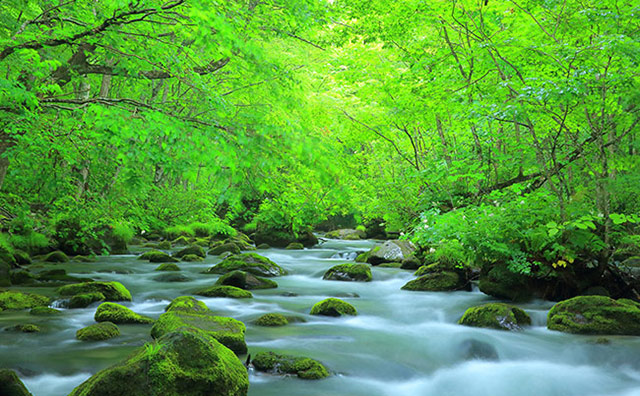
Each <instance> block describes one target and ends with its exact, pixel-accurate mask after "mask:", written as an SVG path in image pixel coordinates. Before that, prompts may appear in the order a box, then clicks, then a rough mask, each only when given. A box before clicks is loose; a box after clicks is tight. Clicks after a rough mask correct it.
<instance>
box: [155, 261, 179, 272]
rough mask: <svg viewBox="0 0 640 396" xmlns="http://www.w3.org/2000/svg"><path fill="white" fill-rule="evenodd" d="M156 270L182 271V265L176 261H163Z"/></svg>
mask: <svg viewBox="0 0 640 396" xmlns="http://www.w3.org/2000/svg"><path fill="white" fill-rule="evenodd" d="M154 271H180V267H178V266H177V265H176V264H175V263H162V264H160V265H159V266H157V267H156V269H155V270H154Z"/></svg>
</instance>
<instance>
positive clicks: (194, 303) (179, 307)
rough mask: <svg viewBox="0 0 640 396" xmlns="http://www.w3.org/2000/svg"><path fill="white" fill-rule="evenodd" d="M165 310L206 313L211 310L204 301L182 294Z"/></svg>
mask: <svg viewBox="0 0 640 396" xmlns="http://www.w3.org/2000/svg"><path fill="white" fill-rule="evenodd" d="M164 310H165V312H171V311H176V312H192V313H205V312H209V311H210V310H209V308H208V307H207V306H206V304H205V303H203V302H202V301H198V300H196V299H195V298H193V297H191V296H181V297H177V298H174V299H173V301H171V303H170V304H169V305H167V306H166V307H165V309H164Z"/></svg>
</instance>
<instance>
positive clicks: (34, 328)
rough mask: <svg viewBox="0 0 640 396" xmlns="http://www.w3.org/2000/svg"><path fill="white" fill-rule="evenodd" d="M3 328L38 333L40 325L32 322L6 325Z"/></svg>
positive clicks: (18, 331) (17, 331)
mask: <svg viewBox="0 0 640 396" xmlns="http://www.w3.org/2000/svg"><path fill="white" fill-rule="evenodd" d="M4 330H5V331H13V332H16V333H39V332H40V331H41V329H40V327H39V326H37V325H34V324H33V323H24V324H17V325H15V326H10V327H7V328H5V329H4Z"/></svg>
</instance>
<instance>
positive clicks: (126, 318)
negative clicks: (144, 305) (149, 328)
mask: <svg viewBox="0 0 640 396" xmlns="http://www.w3.org/2000/svg"><path fill="white" fill-rule="evenodd" d="M93 318H94V319H95V321H96V322H112V323H115V324H127V323H129V324H149V323H153V319H151V318H149V317H146V316H142V315H140V314H137V313H135V312H133V311H132V310H130V309H129V308H127V307H125V306H122V305H120V304H114V303H111V302H105V303H102V304H100V305H99V306H98V309H96V313H95V315H94V317H93Z"/></svg>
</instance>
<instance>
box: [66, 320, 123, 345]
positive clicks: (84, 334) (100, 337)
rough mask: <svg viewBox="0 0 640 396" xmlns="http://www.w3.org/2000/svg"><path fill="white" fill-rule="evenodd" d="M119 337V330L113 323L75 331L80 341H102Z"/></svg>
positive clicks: (99, 324) (98, 324)
mask: <svg viewBox="0 0 640 396" xmlns="http://www.w3.org/2000/svg"><path fill="white" fill-rule="evenodd" d="M119 335H120V329H119V328H118V326H116V325H115V324H114V323H111V322H101V323H96V324H93V325H91V326H87V327H85V328H82V329H80V330H78V331H76V338H77V339H78V340H80V341H104V340H108V339H110V338H114V337H117V336H119Z"/></svg>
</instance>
